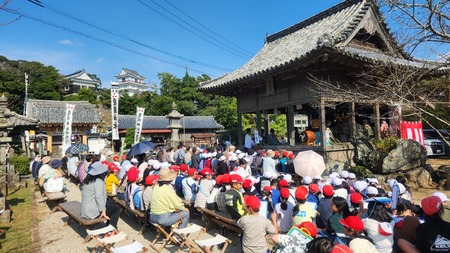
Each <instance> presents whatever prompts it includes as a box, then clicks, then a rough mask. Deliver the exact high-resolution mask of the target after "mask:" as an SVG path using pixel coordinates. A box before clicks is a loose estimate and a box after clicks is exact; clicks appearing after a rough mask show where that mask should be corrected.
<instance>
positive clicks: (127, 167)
mask: <svg viewBox="0 0 450 253" xmlns="http://www.w3.org/2000/svg"><path fill="white" fill-rule="evenodd" d="M131 167H134V166H133V165H132V164H129V163H128V164H127V165H125V167H124V169H125V171H128V170H129V169H130V168H131Z"/></svg>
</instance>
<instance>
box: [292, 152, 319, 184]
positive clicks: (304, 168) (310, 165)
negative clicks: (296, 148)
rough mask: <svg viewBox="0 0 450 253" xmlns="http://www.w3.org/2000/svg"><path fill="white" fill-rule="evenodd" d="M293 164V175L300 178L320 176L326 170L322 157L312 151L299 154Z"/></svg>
mask: <svg viewBox="0 0 450 253" xmlns="http://www.w3.org/2000/svg"><path fill="white" fill-rule="evenodd" d="M293 163H294V168H295V173H297V174H298V175H300V176H302V177H304V176H310V177H314V176H316V175H322V173H323V172H324V171H325V168H326V167H325V162H324V160H323V157H322V156H321V155H319V154H317V153H316V152H314V151H312V150H307V151H302V152H299V153H298V154H297V156H296V157H295V158H294V161H293Z"/></svg>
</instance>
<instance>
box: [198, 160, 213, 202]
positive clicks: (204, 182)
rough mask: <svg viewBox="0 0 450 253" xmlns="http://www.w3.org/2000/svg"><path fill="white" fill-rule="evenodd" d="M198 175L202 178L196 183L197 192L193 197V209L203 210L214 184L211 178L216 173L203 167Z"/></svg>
mask: <svg viewBox="0 0 450 253" xmlns="http://www.w3.org/2000/svg"><path fill="white" fill-rule="evenodd" d="M200 174H201V175H202V178H201V179H200V181H199V182H198V192H197V195H196V197H195V203H194V207H196V208H198V207H201V208H205V207H206V201H207V200H208V198H209V195H210V194H211V192H212V190H213V187H214V184H215V182H214V180H213V179H212V177H213V175H214V174H216V173H214V172H213V171H212V170H211V169H210V168H208V167H204V168H203V169H202V171H201V172H200Z"/></svg>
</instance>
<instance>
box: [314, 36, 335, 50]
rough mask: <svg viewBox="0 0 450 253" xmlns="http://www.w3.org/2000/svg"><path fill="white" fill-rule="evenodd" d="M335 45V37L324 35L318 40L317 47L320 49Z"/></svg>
mask: <svg viewBox="0 0 450 253" xmlns="http://www.w3.org/2000/svg"><path fill="white" fill-rule="evenodd" d="M333 45H334V37H333V36H331V37H330V35H329V34H328V33H324V34H322V36H320V37H319V39H318V40H317V46H319V47H331V46H333Z"/></svg>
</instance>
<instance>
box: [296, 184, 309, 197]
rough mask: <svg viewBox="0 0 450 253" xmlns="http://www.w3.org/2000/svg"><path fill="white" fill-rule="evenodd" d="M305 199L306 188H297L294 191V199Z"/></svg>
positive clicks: (306, 195) (306, 194)
mask: <svg viewBox="0 0 450 253" xmlns="http://www.w3.org/2000/svg"><path fill="white" fill-rule="evenodd" d="M306 197H308V188H306V187H305V186H303V185H301V186H299V187H297V190H295V198H296V199H298V200H305V199H306Z"/></svg>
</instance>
